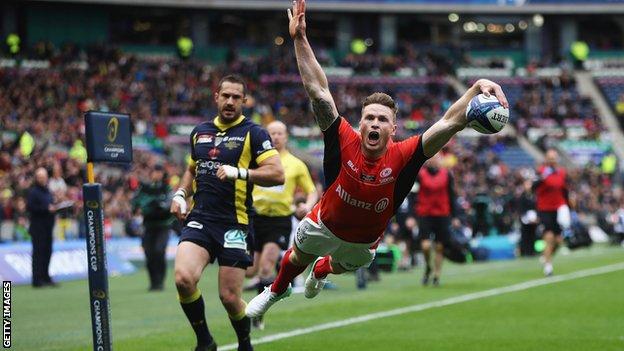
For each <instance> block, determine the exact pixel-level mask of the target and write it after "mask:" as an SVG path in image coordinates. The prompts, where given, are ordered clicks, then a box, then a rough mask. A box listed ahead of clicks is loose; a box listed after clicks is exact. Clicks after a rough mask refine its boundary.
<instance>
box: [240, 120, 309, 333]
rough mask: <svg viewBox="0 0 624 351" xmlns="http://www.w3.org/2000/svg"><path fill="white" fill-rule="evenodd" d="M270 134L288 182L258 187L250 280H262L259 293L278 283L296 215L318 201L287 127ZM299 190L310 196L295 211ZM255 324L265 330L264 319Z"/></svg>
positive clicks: (277, 126)
mask: <svg viewBox="0 0 624 351" xmlns="http://www.w3.org/2000/svg"><path fill="white" fill-rule="evenodd" d="M267 131H268V132H269V135H270V136H271V140H272V141H273V146H275V149H276V150H277V151H278V152H279V155H280V160H281V161H282V166H283V167H284V175H285V179H286V180H285V181H284V185H278V186H272V187H264V186H259V185H256V186H254V191H253V199H254V208H255V209H256V213H257V215H256V216H255V217H254V219H253V226H254V239H255V241H254V250H255V255H254V264H253V266H252V267H249V268H248V269H247V277H252V276H254V275H255V274H256V273H258V276H259V278H260V280H259V283H258V293H260V292H262V291H263V290H264V287H266V286H268V285H271V283H273V280H274V279H275V265H276V264H277V259H278V258H279V255H280V252H281V250H286V249H287V248H288V242H289V239H290V233H291V232H292V216H293V214H294V213H295V212H297V215H298V216H299V218H301V216H304V215H305V214H306V213H308V212H310V210H311V209H312V206H314V204H315V203H316V201H317V200H318V193H317V191H316V187H315V186H314V182H313V181H312V177H310V172H309V171H308V167H306V165H305V163H303V161H301V160H300V159H298V158H297V157H295V156H293V155H292V154H291V153H290V152H288V149H287V148H286V145H287V143H288V131H287V129H286V125H285V124H284V123H282V122H280V121H274V122H271V123H269V125H267ZM298 187H299V188H301V189H302V190H303V192H304V193H305V194H306V201H305V202H304V203H303V204H301V205H300V206H298V207H297V208H296V210H295V209H293V207H294V204H293V199H294V195H295V191H296V190H297V188H298ZM252 323H253V326H254V327H256V328H258V329H264V323H263V321H262V319H261V318H257V319H254V320H252Z"/></svg>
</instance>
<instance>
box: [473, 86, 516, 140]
mask: <svg viewBox="0 0 624 351" xmlns="http://www.w3.org/2000/svg"><path fill="white" fill-rule="evenodd" d="M466 118H467V119H468V126H469V127H471V128H472V129H474V130H476V131H477V132H479V133H483V134H494V133H498V132H500V131H501V130H502V129H503V127H505V125H506V124H507V121H508V120H509V109H506V108H504V107H503V105H501V103H500V102H498V99H497V98H496V96H494V95H490V96H485V95H483V94H479V95H477V96H475V97H473V98H472V100H470V103H469V104H468V107H467V108H466Z"/></svg>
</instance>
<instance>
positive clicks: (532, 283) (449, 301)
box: [219, 262, 624, 351]
mask: <svg viewBox="0 0 624 351" xmlns="http://www.w3.org/2000/svg"><path fill="white" fill-rule="evenodd" d="M622 269H624V262H622V263H616V264H612V265H608V266H602V267H597V268H591V269H585V270H582V271H576V272H572V273H568V274H563V275H556V276H553V277H548V278H542V279H535V280H529V281H526V282H523V283H519V284H514V285H509V286H503V287H500V288H494V289H489V290H483V291H478V292H474V293H470V294H465V295H459V296H454V297H449V298H446V299H443V300H439V301H432V302H427V303H423V304H419V305H412V306H407V307H401V308H397V309H393V310H389V311H382V312H376V313H370V314H365V315H362V316H359V317H353V318H347V319H343V320H339V321H335V322H329V323H323V324H319V325H317V326H314V327H309V328H299V329H294V330H291V331H288V332H283V333H277V334H272V335H267V336H264V337H261V338H259V339H255V340H252V344H254V345H259V344H266V343H269V342H273V341H277V340H281V339H287V338H292V337H294V336H299V335H304V334H310V333H315V332H319V331H323V330H327V329H333V328H340V327H345V326H348V325H352V324H357V323H364V322H368V321H372V320H375V319H380V318H387V317H393V316H398V315H401V314H406V313H412V312H420V311H424V310H428V309H431V308H436V307H444V306H449V305H454V304H458V303H462V302H466V301H472V300H477V299H482V298H486V297H492V296H497V295H502V294H506V293H511V292H516V291H522V290H527V289H531V288H535V287H538V286H542V285H548V284H554V283H559V282H563V281H567V280H573V279H578V278H585V277H590V276H593V275H599V274H605V273H611V272H615V271H619V270H622ZM237 347H238V344H228V345H225V346H223V347H220V348H219V350H223V351H226V350H234V349H236V348H237Z"/></svg>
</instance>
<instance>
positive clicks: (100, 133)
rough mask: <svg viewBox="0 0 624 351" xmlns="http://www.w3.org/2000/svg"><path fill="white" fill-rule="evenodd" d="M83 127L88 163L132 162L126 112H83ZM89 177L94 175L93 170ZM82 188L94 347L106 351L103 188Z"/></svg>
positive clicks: (108, 339)
mask: <svg viewBox="0 0 624 351" xmlns="http://www.w3.org/2000/svg"><path fill="white" fill-rule="evenodd" d="M85 127H86V144H87V161H88V162H115V163H130V162H132V135H131V130H130V116H129V115H124V114H119V113H108V112H96V111H89V112H87V113H86V114H85ZM90 178H93V175H92V172H91V175H90ZM92 181H93V180H92V179H90V180H89V182H92ZM82 190H83V198H84V216H85V222H86V224H87V265H88V272H89V296H90V301H91V327H92V329H93V330H92V331H93V349H94V350H98V351H100V350H102V351H108V350H111V349H112V336H111V328H110V320H111V318H110V308H109V298H108V268H107V264H106V247H105V242H104V230H103V228H104V209H103V203H102V187H101V185H100V184H97V183H89V184H85V185H83V188H82Z"/></svg>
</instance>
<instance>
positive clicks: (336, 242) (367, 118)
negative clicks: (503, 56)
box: [246, 0, 508, 317]
mask: <svg viewBox="0 0 624 351" xmlns="http://www.w3.org/2000/svg"><path fill="white" fill-rule="evenodd" d="M288 15H289V16H288V17H289V19H290V24H289V32H290V35H291V37H292V38H293V39H294V43H295V54H296V57H297V64H298V67H299V72H300V74H301V79H302V81H303V85H304V87H305V89H306V91H307V93H308V96H309V97H310V100H311V103H312V109H313V111H314V115H315V117H316V122H317V123H318V125H319V127H320V128H321V130H322V131H323V135H324V142H325V151H324V160H323V167H324V172H325V183H326V184H325V185H326V189H327V190H326V191H325V193H324V194H323V196H322V197H321V200H320V201H319V203H317V204H316V205H315V206H314V208H313V209H312V211H311V212H310V213H309V214H308V215H307V216H306V218H305V219H304V220H303V221H301V223H300V224H299V227H298V228H297V233H296V236H295V241H294V245H293V247H292V248H291V249H290V250H288V251H287V252H286V254H285V255H284V258H283V259H282V263H281V267H280V270H279V272H278V274H277V277H276V279H275V281H274V282H273V284H272V285H271V286H270V287H268V288H266V289H265V290H264V291H263V292H262V293H261V294H260V295H258V296H256V297H255V298H254V299H252V300H251V301H250V302H249V304H248V305H247V309H246V312H247V315H248V316H250V317H257V316H261V315H263V314H264V313H265V312H266V311H267V310H268V309H269V307H271V306H272V305H273V304H274V303H275V302H277V301H279V300H281V299H283V298H285V297H287V296H289V295H290V291H291V288H290V282H291V281H292V280H293V279H294V278H295V277H296V276H297V275H299V274H300V273H301V272H303V271H304V270H305V268H306V267H307V266H308V265H309V264H310V263H312V262H314V264H313V266H312V270H311V272H310V274H309V275H308V278H307V279H306V282H305V296H306V297H308V298H313V297H315V296H316V295H317V294H318V293H319V292H320V291H321V290H322V288H323V286H324V285H325V281H326V279H325V278H326V276H327V275H328V274H330V273H334V274H341V273H344V272H348V271H354V270H356V269H358V268H359V267H363V266H367V265H369V264H370V262H371V261H372V259H373V258H374V256H375V248H376V245H377V242H378V241H379V239H380V237H381V235H382V234H383V232H384V230H385V228H386V226H387V225H388V222H389V220H390V219H391V218H392V216H393V215H394V213H395V211H396V209H397V207H398V206H399V205H400V204H401V202H402V201H403V199H404V198H405V196H406V195H407V193H408V192H409V191H410V189H411V188H412V185H413V183H414V180H415V178H416V175H417V173H418V170H419V169H420V167H421V165H422V164H423V162H425V160H426V159H427V158H429V157H431V156H432V155H434V154H435V153H436V152H438V151H439V150H440V149H441V148H442V146H444V145H445V144H446V143H447V142H448V141H449V139H450V138H451V137H452V136H453V135H455V134H456V133H457V132H459V131H460V130H462V129H464V128H465V127H466V125H467V123H468V121H467V120H466V116H465V111H466V106H467V104H468V102H469V101H470V99H471V98H472V97H474V96H476V95H477V94H479V93H481V92H483V93H484V94H486V95H489V94H490V93H494V94H495V95H496V97H497V98H498V99H499V100H500V102H501V104H502V105H503V106H505V107H508V103H507V100H506V98H505V95H504V94H503V91H502V89H501V88H500V86H498V85H497V84H495V83H493V82H491V81H488V80H483V79H482V80H479V81H477V82H476V83H475V84H474V85H473V86H472V87H471V88H470V89H468V91H467V92H466V93H465V94H464V95H463V96H462V97H461V98H460V99H459V100H458V101H457V102H455V103H454V104H453V105H452V106H451V107H450V108H449V110H448V111H447V112H446V114H445V115H444V117H443V118H442V119H441V120H439V121H438V122H436V123H435V124H434V125H433V126H432V127H431V128H429V129H428V130H427V131H426V132H425V133H424V134H423V135H422V136H414V137H411V138H409V139H406V140H405V141H402V142H397V143H395V142H393V141H392V139H391V138H392V136H393V135H394V133H395V131H396V124H395V122H396V111H397V107H396V105H395V103H394V100H392V98H391V97H390V96H388V95H386V94H384V93H374V94H372V95H370V96H368V97H367V98H366V99H364V101H363V103H362V118H361V119H360V126H359V133H358V132H356V131H354V130H353V128H352V127H351V126H350V125H349V123H348V122H347V121H346V120H345V119H344V118H342V117H340V116H339V114H338V111H337V109H336V105H335V103H334V100H333V98H332V96H331V94H330V92H329V86H328V82H327V77H326V76H325V73H324V72H323V70H322V69H321V66H320V65H319V63H318V61H317V60H316V58H315V56H314V53H313V52H312V48H311V47H310V44H309V43H308V40H307V38H306V23H305V1H303V0H298V1H295V2H294V3H293V9H292V12H291V11H290V10H289V11H288Z"/></svg>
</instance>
